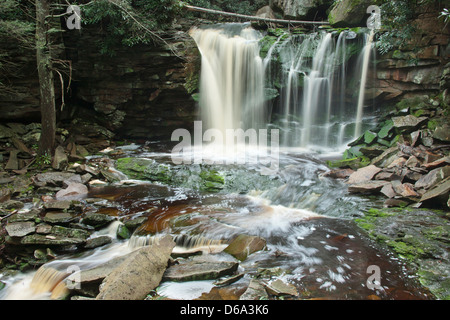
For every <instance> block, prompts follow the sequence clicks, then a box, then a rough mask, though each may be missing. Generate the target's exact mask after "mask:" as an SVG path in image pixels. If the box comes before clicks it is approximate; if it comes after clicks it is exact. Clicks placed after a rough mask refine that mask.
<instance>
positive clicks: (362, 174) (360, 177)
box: [348, 165, 381, 184]
mask: <svg viewBox="0 0 450 320" xmlns="http://www.w3.org/2000/svg"><path fill="white" fill-rule="evenodd" d="M380 171H381V169H380V168H378V167H376V166H374V165H370V166H367V167H364V168H361V169H358V170H357V171H356V172H354V173H352V174H351V175H350V177H349V178H348V183H349V184H354V183H361V182H366V181H370V180H372V178H373V177H374V176H375V175H376V174H377V173H379V172H380Z"/></svg>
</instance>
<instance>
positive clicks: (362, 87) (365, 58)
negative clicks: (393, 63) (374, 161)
mask: <svg viewBox="0 0 450 320" xmlns="http://www.w3.org/2000/svg"><path fill="white" fill-rule="evenodd" d="M374 35H375V33H374V31H373V29H371V31H370V34H369V35H368V40H367V43H366V44H365V46H364V49H363V62H362V70H361V83H360V87H359V96H358V107H357V109H356V110H357V111H356V120H355V122H356V126H355V135H354V138H355V139H357V138H358V137H359V136H360V135H361V127H362V116H363V108H364V97H365V91H366V82H367V72H368V70H369V61H370V53H371V51H372V43H373V37H374Z"/></svg>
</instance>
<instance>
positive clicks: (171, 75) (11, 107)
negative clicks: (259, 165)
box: [0, 24, 199, 139]
mask: <svg viewBox="0 0 450 320" xmlns="http://www.w3.org/2000/svg"><path fill="white" fill-rule="evenodd" d="M189 27H190V26H189V25H187V24H184V25H182V24H175V25H174V27H173V28H172V29H171V30H170V31H168V32H167V34H164V35H163V37H164V38H167V39H170V40H168V41H167V43H166V44H149V45H137V46H134V47H125V46H120V47H117V48H116V49H115V51H114V55H113V56H108V55H102V54H100V49H99V46H98V42H99V41H102V37H103V32H104V31H103V30H101V29H100V28H99V27H96V26H83V28H82V29H81V30H80V31H77V30H74V31H70V30H69V31H66V32H65V34H64V46H65V52H64V55H65V57H64V59H66V60H69V61H71V66H72V74H71V86H70V90H69V92H68V93H67V94H66V96H65V107H64V110H63V112H60V114H59V120H60V125H63V126H66V127H69V128H71V129H73V130H74V131H75V133H77V132H76V131H77V130H78V131H82V130H84V129H81V127H80V125H79V121H73V119H76V118H82V119H83V120H87V121H93V120H95V122H96V123H97V124H99V125H101V126H103V127H105V128H107V129H109V130H110V131H111V132H113V133H115V134H116V136H118V137H124V138H142V139H149V138H155V137H167V136H168V137H169V139H170V134H171V132H172V131H173V130H174V129H175V128H180V127H188V126H189V125H192V121H193V119H194V116H195V114H196V110H195V101H194V100H193V98H192V97H191V93H192V92H191V91H192V88H191V87H194V88H195V87H196V85H195V83H193V82H195V81H196V79H195V73H196V72H197V71H198V70H197V69H198V67H199V58H198V57H199V55H198V51H197V49H196V47H195V42H194V41H193V40H192V39H191V38H190V36H189V35H188V33H187V31H188V29H189ZM3 50H9V53H10V54H11V52H13V54H11V56H15V57H17V58H15V60H17V61H18V62H20V64H21V66H22V67H21V69H20V74H18V75H17V77H16V78H14V79H9V80H10V81H9V84H10V88H11V89H12V90H14V91H15V93H11V94H5V95H3V96H2V97H0V114H1V121H2V122H25V123H28V122H39V121H40V113H39V82H38V77H37V72H36V62H35V56H34V52H33V51H32V50H22V49H20V48H19V47H18V46H15V47H14V45H13V44H10V45H8V46H7V47H3V49H2V51H3ZM14 52H16V53H14ZM55 81H56V80H55ZM67 83H68V77H67V78H66V81H65V84H67ZM55 86H56V87H57V88H60V83H59V81H58V82H56V84H55ZM57 99H59V101H57V103H56V107H57V109H58V108H59V106H60V105H61V97H60V90H59V92H58V93H57ZM80 133H83V132H80Z"/></svg>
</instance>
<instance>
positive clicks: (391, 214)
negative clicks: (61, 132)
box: [0, 121, 449, 300]
mask: <svg viewBox="0 0 450 320" xmlns="http://www.w3.org/2000/svg"><path fill="white" fill-rule="evenodd" d="M386 126H387V127H389V128H387V127H386ZM380 128H381V130H380V131H381V132H383V133H382V134H380V131H378V132H377V130H373V133H374V134H375V136H376V137H375V138H374V139H372V140H371V142H370V143H372V146H373V148H370V147H371V146H370V145H369V144H370V143H369V142H368V141H369V140H370V139H366V137H368V136H369V134H365V135H364V136H363V137H364V143H365V145H364V146H362V145H361V144H359V145H358V147H357V148H354V146H353V147H352V148H353V149H351V152H355V153H356V152H361V154H362V155H366V157H361V156H358V157H355V158H351V157H350V159H349V160H344V162H341V163H340V165H341V166H343V168H339V169H332V170H330V169H329V168H328V167H327V166H326V165H325V162H324V161H323V160H321V159H320V157H319V156H314V155H307V154H303V155H302V154H288V153H287V154H282V156H281V158H280V160H281V162H280V168H281V170H280V172H278V173H277V174H274V175H261V174H260V172H261V171H258V168H253V167H250V168H249V167H245V168H244V167H242V166H227V167H224V166H214V165H196V166H184V165H178V166H175V165H173V164H172V163H171V162H170V158H169V157H168V154H167V152H161V151H158V150H159V149H157V148H156V147H155V145H152V144H148V143H142V144H134V143H133V144H131V145H123V146H116V147H114V146H113V147H108V148H107V149H104V148H98V150H101V152H98V151H96V152H92V151H91V155H88V154H89V152H87V153H86V152H85V151H84V150H86V149H87V148H83V147H80V146H79V145H77V144H75V143H70V142H68V143H65V144H64V147H63V145H62V146H61V147H58V149H57V153H56V155H57V156H55V157H54V158H53V159H52V161H44V160H46V159H40V163H39V166H33V164H32V163H31V162H32V161H36V160H34V159H35V156H34V155H33V154H32V150H31V149H32V148H31V147H29V146H27V144H24V146H25V147H26V148H27V149H25V148H24V147H22V145H21V144H20V143H19V142H18V141H19V139H18V140H16V142H15V144H13V143H11V142H9V143H10V144H9V147H6V150H7V151H6V152H3V155H4V164H5V165H7V164H8V163H9V164H14V169H13V168H9V169H7V168H5V169H6V171H3V172H2V173H1V180H0V182H1V189H0V190H1V201H0V202H1V203H0V208H1V217H0V218H1V223H2V228H1V246H0V253H1V267H2V271H1V272H0V274H1V279H0V281H1V283H2V285H1V286H2V289H1V290H0V296H1V297H2V298H3V299H7V298H19V299H22V298H50V297H52V298H59V299H95V298H98V299H100V298H102V299H110V298H111V299H112V298H114V299H121V298H128V299H161V298H166V299H226V300H228V299H436V298H438V299H446V298H447V297H448V295H449V291H448V276H449V275H448V270H449V267H448V266H449V261H448V258H447V252H448V243H449V242H448V232H449V223H448V210H447V209H445V207H442V206H443V205H446V201H443V202H439V201H435V199H441V198H442V199H443V196H442V194H440V196H437V197H433V198H429V199H425V200H423V199H422V198H423V197H424V196H425V195H426V194H427V193H428V192H430V191H433V190H435V189H436V188H443V187H442V186H445V183H446V181H447V180H446V179H447V177H446V172H447V171H446V168H447V166H446V165H447V163H448V162H447V157H448V155H447V154H446V151H445V150H446V149H445V147H442V146H443V145H445V143H446V142H445V141H442V140H437V138H436V137H434V135H433V137H434V138H433V139H436V140H435V141H440V143H439V144H436V143H434V144H433V145H430V146H426V145H425V144H426V139H425V137H428V136H429V134H428V133H426V134H425V133H423V132H424V131H425V132H428V131H427V130H431V129H429V124H428V123H427V122H426V121H423V122H422V121H421V122H420V124H418V125H417V126H414V127H412V128H410V127H408V129H407V130H406V131H405V130H404V128H397V127H396V126H395V124H390V123H387V124H383V125H381V127H380ZM436 129H437V128H436ZM8 132H11V131H8ZM431 133H432V134H433V132H431ZM409 135H411V136H412V137H416V138H417V139H416V140H415V142H414V143H412V141H410V140H408V139H409V138H408V137H409ZM382 136H383V137H384V138H381V137H382ZM397 136H398V137H397ZM15 137H16V139H17V136H15ZM386 137H389V138H388V139H392V141H396V142H395V143H393V144H392V145H391V146H386V147H385V148H381V147H380V145H379V144H378V143H379V142H380V141H381V142H382V140H388V139H386ZM405 137H406V139H405ZM5 139H7V140H8V141H12V140H11V137H8V138H5ZM95 141H96V143H97V146H102V147H103V146H105V145H106V142H101V141H102V140H101V139H100V140H98V139H96V140H95ZM424 142H425V144H424ZM98 143H99V144H98ZM108 143H109V142H108ZM86 146H89V149H90V150H93V149H95V148H94V146H95V144H94V143H93V142H92V140H91V141H90V144H87V145H86ZM436 146H440V147H439V148H436ZM19 147H20V148H22V149H23V150H22V151H20V152H17V153H16V152H14V150H19V149H18V148H19ZM11 149H13V150H12V151H13V152H11ZM369 149H372V151H370V152H369V151H367V150H369ZM375 149H379V150H376V151H373V150H375ZM26 150H28V151H26ZM27 153H28V154H29V156H26V154H27ZM369 153H370V155H371V158H370V157H369V156H368V154H369ZM372 155H373V156H372ZM15 156H17V157H15ZM11 159H12V160H11ZM14 159H17V160H18V161H17V162H15V160H14ZM367 159H369V161H367ZM380 159H383V160H382V161H381V160H380ZM402 159H403V160H402ZM364 161H366V162H365V163H364ZM30 163H31V164H30ZM343 163H344V164H343ZM361 163H363V164H361ZM16 164H17V166H16ZM329 164H331V163H329ZM355 164H357V165H355ZM419 174H420V176H419ZM414 179H416V180H414ZM424 183H427V187H419V186H423V185H424ZM378 184H379V185H378ZM364 185H366V186H367V185H372V186H371V187H365V188H362V186H364ZM373 185H377V186H376V187H373ZM391 189H392V190H391ZM387 190H388V191H390V193H387ZM413 192H414V194H413ZM444 193H445V191H444ZM444 196H445V195H444ZM436 204H438V205H440V206H441V210H436V209H433V208H431V207H433V206H434V205H436ZM392 206H394V207H393V208H388V207H392ZM374 267H375V268H378V269H376V270H379V271H380V279H379V280H380V281H381V286H376V285H375V287H374V286H372V285H371V283H368V282H367V281H368V279H369V277H370V275H371V273H370V272H369V271H370V270H374V269H373V268H374ZM148 270H152V271H151V272H150V273H149V272H148ZM130 273H135V274H137V275H138V276H137V277H135V278H134V277H129V276H128V275H129V274H130ZM144 279H145V281H144ZM119 283H122V284H123V283H125V286H119ZM372 284H373V283H372ZM24 285H26V286H28V287H29V288H30V290H29V291H27V294H25V295H23V294H24V293H23V290H19V292H21V293H19V294H18V293H17V291H16V289H17V288H18V287H20V288H23V286H24ZM132 288H134V289H136V290H134V289H133V290H131V289H132ZM17 294H18V295H17Z"/></svg>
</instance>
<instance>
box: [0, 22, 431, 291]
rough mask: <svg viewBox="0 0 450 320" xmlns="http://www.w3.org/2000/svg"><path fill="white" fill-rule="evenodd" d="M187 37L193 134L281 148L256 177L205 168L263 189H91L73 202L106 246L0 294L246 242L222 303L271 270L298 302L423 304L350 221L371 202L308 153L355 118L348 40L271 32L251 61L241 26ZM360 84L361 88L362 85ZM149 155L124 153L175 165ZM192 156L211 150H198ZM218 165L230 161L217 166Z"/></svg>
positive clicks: (254, 48)
mask: <svg viewBox="0 0 450 320" xmlns="http://www.w3.org/2000/svg"><path fill="white" fill-rule="evenodd" d="M191 35H192V37H193V38H194V39H195V40H196V42H197V44H198V47H199V49H200V52H201V54H202V71H201V72H202V73H201V84H200V96H201V98H200V105H201V108H202V120H203V124H204V128H205V129H213V128H214V129H217V130H218V131H219V132H221V133H224V132H225V131H226V130H227V129H234V130H236V129H239V128H242V129H252V128H254V129H261V128H266V127H268V126H269V127H270V126H273V127H277V128H279V129H280V130H281V131H282V134H280V137H281V139H282V144H283V148H280V149H276V151H277V152H278V153H279V154H278V159H277V160H278V166H277V167H276V168H275V169H276V170H273V171H270V172H263V171H262V170H261V168H260V167H258V166H257V165H249V164H248V163H245V161H244V163H239V162H238V163H236V161H235V159H236V158H235V156H236V155H235V154H233V153H228V154H227V153H226V152H225V153H224V154H220V155H217V154H216V153H215V151H213V154H209V155H205V157H206V156H208V157H213V156H219V157H221V158H222V160H224V161H222V162H220V164H217V163H219V162H217V161H216V162H214V161H213V163H215V165H216V167H215V168H216V169H217V170H218V171H219V172H222V173H223V174H224V176H225V177H226V178H225V180H227V179H231V178H230V177H232V174H233V173H236V172H237V174H235V176H234V177H233V179H236V181H238V182H237V184H241V183H242V184H245V185H246V182H247V181H263V182H261V183H260V184H258V185H254V186H252V188H251V189H250V190H246V191H245V192H243V191H242V189H241V188H239V187H240V186H239V185H236V184H235V190H234V191H233V190H230V189H227V190H226V191H222V192H214V193H211V192H201V191H198V190H195V189H191V188H181V187H180V186H177V185H169V186H167V185H162V184H152V183H150V182H148V181H126V183H132V185H126V184H125V181H122V182H119V183H116V184H113V185H110V186H107V187H97V188H91V190H90V193H89V194H88V195H87V199H81V201H82V202H84V201H88V199H97V200H99V201H100V203H102V205H103V208H101V209H98V212H102V213H105V214H110V215H114V216H116V217H117V219H118V221H116V222H114V223H112V224H111V225H109V226H108V227H107V228H105V229H101V230H98V231H97V232H96V233H95V234H94V235H93V237H96V236H100V235H107V236H110V237H111V238H112V243H111V244H108V245H105V246H103V247H100V248H97V249H93V250H85V251H83V252H82V253H77V254H73V255H64V256H59V257H58V258H57V259H55V260H54V261H51V262H49V263H47V264H45V265H44V266H42V267H41V268H40V269H39V270H37V271H34V272H30V273H24V274H18V275H16V276H12V277H8V276H6V275H0V277H1V280H2V282H4V283H6V288H4V289H3V290H1V291H0V298H1V299H48V298H57V297H58V296H60V295H62V294H63V293H64V292H65V291H66V290H67V287H68V285H69V284H70V281H69V282H67V280H68V279H69V280H70V277H71V276H75V275H76V274H79V273H77V272H78V271H83V270H89V269H92V268H94V267H96V266H98V265H100V264H104V263H107V262H109V261H111V260H113V259H120V257H123V256H125V255H126V254H128V253H130V252H131V251H133V250H135V249H136V248H139V247H141V246H145V245H150V244H151V243H153V242H154V241H157V239H158V237H159V236H161V235H163V234H172V235H173V236H174V239H175V240H176V243H177V245H176V247H175V249H174V253H175V254H179V255H183V254H186V253H189V252H193V251H201V252H203V254H204V255H205V256H208V257H209V258H210V259H217V260H220V259H230V257H226V255H225V254H224V253H221V251H222V250H223V249H224V248H225V247H226V246H227V244H228V243H229V242H230V241H231V240H232V239H233V238H234V237H235V236H237V235H239V234H250V235H257V236H261V237H263V238H265V239H266V241H267V250H263V251H259V252H256V253H254V254H252V255H250V256H249V257H248V258H247V259H246V260H245V261H243V262H241V263H240V267H239V271H240V272H243V273H245V274H246V275H245V276H244V277H243V278H241V279H240V280H239V281H237V282H235V283H234V284H233V285H230V286H228V287H227V288H228V289H227V290H228V291H227V293H226V295H225V293H223V292H221V293H220V295H221V296H222V297H223V296H224V295H225V296H226V297H228V298H229V299H236V298H238V297H239V294H242V292H243V290H245V288H246V287H247V285H248V283H249V280H250V278H251V276H252V275H255V274H257V273H261V272H263V270H275V269H270V268H278V269H277V270H280V272H279V273H278V274H277V276H276V277H278V278H281V279H283V280H284V281H286V282H289V283H291V284H293V285H295V286H296V288H297V289H298V292H299V293H300V296H299V298H307V299H309V298H312V299H427V298H428V295H427V293H426V292H425V291H424V290H423V289H422V288H421V287H420V286H418V285H417V283H416V282H415V280H414V279H412V278H411V277H410V275H409V270H408V269H407V268H406V267H405V265H403V264H402V263H401V261H398V260H397V259H394V258H393V257H392V256H390V255H389V253H387V252H385V251H384V250H383V249H382V248H380V247H378V246H377V245H376V244H375V243H374V242H372V241H371V240H369V239H368V238H367V237H366V236H365V235H364V234H363V233H361V232H360V231H359V230H358V228H357V227H356V225H355V224H354V223H353V222H352V219H354V218H355V217H358V216H361V215H362V214H363V212H364V210H365V209H366V208H370V207H371V206H373V205H374V201H375V200H374V199H370V200H369V199H367V198H364V197H357V196H352V195H349V194H348V192H347V188H346V186H345V184H343V183H342V182H340V181H336V180H332V179H328V178H324V177H322V175H321V174H322V173H323V172H325V171H327V167H326V166H325V165H324V162H323V159H324V158H323V157H325V154H323V153H322V154H317V153H315V152H314V150H322V151H323V150H326V151H327V152H329V151H336V150H338V149H339V148H340V146H341V145H343V144H345V142H346V141H347V140H348V139H350V138H352V137H353V134H354V130H355V123H356V122H358V121H359V120H357V119H356V118H355V117H354V116H355V115H356V113H357V112H356V109H355V108H357V107H358V108H361V110H363V108H362V104H356V103H352V101H350V102H349V101H348V92H347V91H348V90H347V87H346V85H345V84H346V83H348V81H349V79H350V78H352V77H353V78H354V76H353V74H354V72H353V70H350V68H348V61H349V59H350V58H349V57H348V55H349V54H348V52H349V51H348V48H349V47H352V48H356V47H357V45H356V44H355V43H354V41H357V40H354V38H357V36H356V35H355V36H354V37H353V35H352V36H349V34H348V33H347V32H342V33H340V34H339V35H336V34H331V33H326V32H317V33H313V34H307V35H305V34H304V35H293V36H287V37H285V36H281V37H279V38H278V39H277V40H276V41H275V42H274V44H273V46H272V47H271V48H270V50H269V51H268V54H267V56H266V58H265V59H264V60H263V59H261V58H260V56H259V40H260V39H261V37H262V34H260V33H259V32H257V31H255V30H253V29H250V28H248V25H234V24H233V25H231V26H220V27H217V26H215V27H207V28H199V29H193V30H192V31H191ZM363 44H364V42H363ZM275 57H277V58H276V60H277V61H278V63H279V66H281V69H280V70H279V71H280V74H281V77H280V78H279V80H280V81H281V82H282V85H281V86H282V88H281V96H280V97H278V98H277V99H276V103H278V105H277V106H275V107H274V109H276V111H277V112H278V114H279V120H280V122H279V123H278V124H275V123H274V121H273V120H274V119H273V118H274V117H273V114H272V112H271V111H270V110H269V106H268V101H267V100H266V99H265V98H264V94H265V90H266V89H267V87H265V86H267V85H268V83H269V84H270V83H271V81H272V80H273V78H271V75H270V74H271V73H272V72H273V69H274V65H273V60H272V59H274V58H275ZM366 57H367V56H366ZM364 61H365V62H367V60H364ZM364 65H367V64H366V63H365V64H364ZM362 74H365V72H362ZM300 83H302V85H301V86H300ZM360 88H361V91H362V90H364V84H363V83H362V82H361V86H360ZM359 96H361V95H359ZM349 114H350V115H352V117H349ZM358 114H359V118H360V119H361V121H360V122H361V123H362V122H364V121H363V118H364V117H363V116H362V112H359V113H358ZM358 130H359V129H358ZM152 148H153V150H155V151H152V152H148V151H145V150H142V149H139V148H132V149H133V150H132V149H130V150H126V151H125V152H127V153H129V155H131V156H134V157H143V158H150V159H154V160H155V161H157V162H159V163H164V164H167V165H170V166H171V170H179V169H180V168H181V167H182V166H177V165H173V163H172V159H171V153H170V148H167V147H166V148H162V150H161V151H156V150H158V149H157V148H156V147H153V145H152ZM321 148H322V149H321ZM260 151H261V150H260V149H257V152H260ZM202 152H206V153H208V152H210V151H208V149H207V148H204V149H202ZM203 159H205V158H203ZM226 159H233V161H231V164H228V162H227V161H226ZM239 170H240V171H239ZM262 176H264V179H261V177H262ZM136 218H143V220H144V221H143V223H142V225H141V226H140V227H139V228H138V229H137V230H136V231H135V233H134V234H133V236H132V237H131V239H128V240H120V239H117V238H116V235H115V234H116V233H115V231H116V229H117V227H118V225H120V224H121V223H122V222H124V221H126V220H129V219H136ZM374 268H375V269H374ZM69 269H70V270H69ZM372 270H378V271H379V275H380V277H379V280H380V284H379V285H378V286H377V287H376V288H372V287H371V286H370V283H368V282H367V281H368V280H370V276H371V275H372ZM74 271H75V272H74ZM63 279H66V280H64V281H63ZM219 290H222V289H221V288H219V287H218V286H216V285H215V284H214V283H213V282H212V281H200V282H199V281H195V282H186V283H171V282H163V283H161V285H160V287H159V288H158V289H157V291H158V293H159V294H161V295H164V296H167V297H170V298H174V299H193V298H198V297H200V296H202V298H204V299H208V298H210V299H214V298H217V294H219V293H218V292H219Z"/></svg>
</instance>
